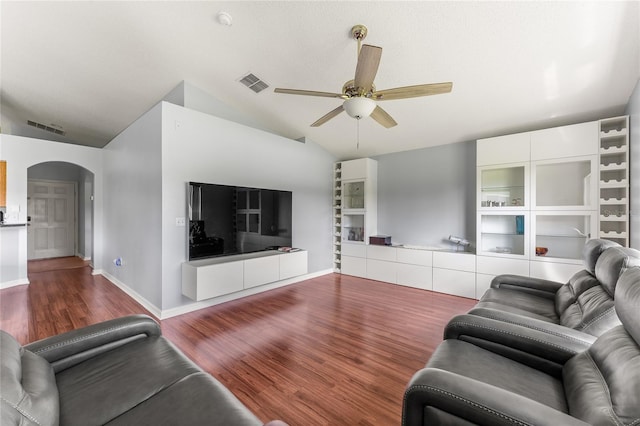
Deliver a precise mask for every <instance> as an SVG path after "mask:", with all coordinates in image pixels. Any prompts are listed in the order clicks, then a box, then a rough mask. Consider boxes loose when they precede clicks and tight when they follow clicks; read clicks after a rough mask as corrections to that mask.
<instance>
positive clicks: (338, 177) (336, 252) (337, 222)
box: [333, 162, 342, 272]
mask: <svg viewBox="0 0 640 426" xmlns="http://www.w3.org/2000/svg"><path fill="white" fill-rule="evenodd" d="M341 246H342V163H341V162H337V163H335V164H334V167H333V270H334V271H335V272H340V271H341V270H342V250H341Z"/></svg>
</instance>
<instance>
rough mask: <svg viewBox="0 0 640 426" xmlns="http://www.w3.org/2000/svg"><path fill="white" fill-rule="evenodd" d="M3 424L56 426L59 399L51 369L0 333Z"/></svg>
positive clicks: (9, 337) (6, 334)
mask: <svg viewBox="0 0 640 426" xmlns="http://www.w3.org/2000/svg"><path fill="white" fill-rule="evenodd" d="M0 404H2V406H1V409H0V413H2V414H1V415H0V416H1V417H0V424H2V425H3V426H4V425H7V426H8V425H25V426H26V425H34V426H57V425H58V420H59V417H60V415H59V413H60V407H59V398H58V388H57V386H56V381H55V376H54V374H53V369H52V367H51V365H50V364H49V363H48V362H47V361H46V360H45V359H44V358H42V357H40V356H38V355H36V354H34V353H32V352H29V351H27V350H25V349H24V348H22V347H21V346H20V344H19V343H18V342H17V341H16V340H15V339H14V338H13V337H12V336H11V335H9V334H8V333H6V332H4V331H2V330H0Z"/></svg>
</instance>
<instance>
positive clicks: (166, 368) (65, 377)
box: [56, 336, 222, 426]
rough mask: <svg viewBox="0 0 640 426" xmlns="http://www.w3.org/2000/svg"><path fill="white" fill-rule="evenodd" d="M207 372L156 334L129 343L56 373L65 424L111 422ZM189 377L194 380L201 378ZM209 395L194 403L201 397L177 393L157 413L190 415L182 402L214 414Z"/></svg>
mask: <svg viewBox="0 0 640 426" xmlns="http://www.w3.org/2000/svg"><path fill="white" fill-rule="evenodd" d="M201 372H202V370H200V369H199V368H198V367H197V366H196V365H195V364H193V363H192V362H191V361H190V360H189V359H188V358H186V357H185V356H184V355H183V354H182V353H181V352H180V351H178V350H177V349H176V348H175V347H174V346H173V344H171V343H170V342H169V341H168V340H166V339H165V338H164V337H161V336H152V337H149V338H146V339H143V340H139V341H136V342H132V343H129V344H127V345H125V346H121V347H119V348H116V349H114V350H111V351H108V352H105V353H103V354H100V355H98V356H95V357H93V358H90V359H88V360H87V361H84V362H82V363H80V364H78V365H75V366H73V367H71V368H68V369H66V370H63V371H61V372H60V373H58V374H57V375H56V380H57V383H58V390H59V393H60V424H61V425H65V426H66V425H82V426H90V425H103V424H106V423H109V422H110V421H113V420H114V419H116V418H118V417H120V416H122V415H124V414H125V413H127V412H128V411H130V410H132V409H134V408H135V409H138V408H139V407H138V406H140V405H141V404H143V403H145V402H147V401H149V400H151V399H153V398H155V397H157V396H158V395H159V394H161V393H163V392H165V391H167V390H169V389H170V388H172V387H174V386H175V385H176V384H178V383H180V382H181V381H182V380H186V378H189V377H191V376H193V375H197V374H199V373H201ZM189 380H193V381H194V383H196V382H198V383H200V381H201V379H198V380H196V379H189ZM220 386H222V385H220ZM174 389H175V388H174ZM172 393H174V394H175V392H174V391H169V393H168V394H172ZM203 395H206V394H200V396H199V398H193V399H191V400H190V401H192V402H194V404H195V402H196V401H199V403H200V405H199V406H198V407H197V408H196V407H195V406H194V404H191V405H186V406H184V404H185V403H186V402H187V401H182V399H183V397H182V396H181V397H177V396H176V397H175V399H176V401H172V404H165V405H164V406H163V407H161V408H158V407H155V406H154V409H155V410H159V412H158V413H154V415H157V416H160V417H162V416H164V415H166V416H168V415H169V414H171V415H172V416H177V417H174V418H179V417H180V416H182V415H184V416H185V418H188V416H189V415H190V414H191V413H181V412H179V411H178V407H180V406H181V405H182V406H183V407H182V408H183V409H187V408H188V410H189V411H193V410H196V409H198V410H200V409H201V410H205V411H208V413H209V415H210V414H211V411H209V410H211V409H212V407H215V406H216V401H215V399H213V398H212V399H204V398H203ZM177 400H180V402H179V403H178V402H177ZM203 402H204V404H203ZM221 410H222V409H221ZM161 414H162V416H161ZM134 424H135V423H134ZM146 424H153V423H146ZM182 424H196V423H189V422H186V423H182Z"/></svg>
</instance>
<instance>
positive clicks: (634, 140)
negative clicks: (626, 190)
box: [625, 80, 640, 250]
mask: <svg viewBox="0 0 640 426" xmlns="http://www.w3.org/2000/svg"><path fill="white" fill-rule="evenodd" d="M625 114H627V115H629V126H630V128H631V129H630V132H629V139H630V142H631V147H630V158H629V160H630V161H629V162H630V165H631V170H630V182H631V198H630V201H631V208H630V212H631V222H630V224H629V227H630V234H631V239H630V241H629V243H630V246H631V247H633V248H635V249H639V250H640V80H638V83H637V84H636V88H635V89H634V91H633V93H632V94H631V97H630V98H629V104H628V105H627V110H626V111H625Z"/></svg>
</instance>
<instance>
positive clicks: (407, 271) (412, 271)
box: [396, 263, 433, 290]
mask: <svg viewBox="0 0 640 426" xmlns="http://www.w3.org/2000/svg"><path fill="white" fill-rule="evenodd" d="M396 267H397V270H396V273H397V274H396V276H397V283H398V284H400V285H404V286H408V287H415V288H421V289H424V290H433V268H431V267H430V266H421V265H409V264H406V263H397V264H396Z"/></svg>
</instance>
